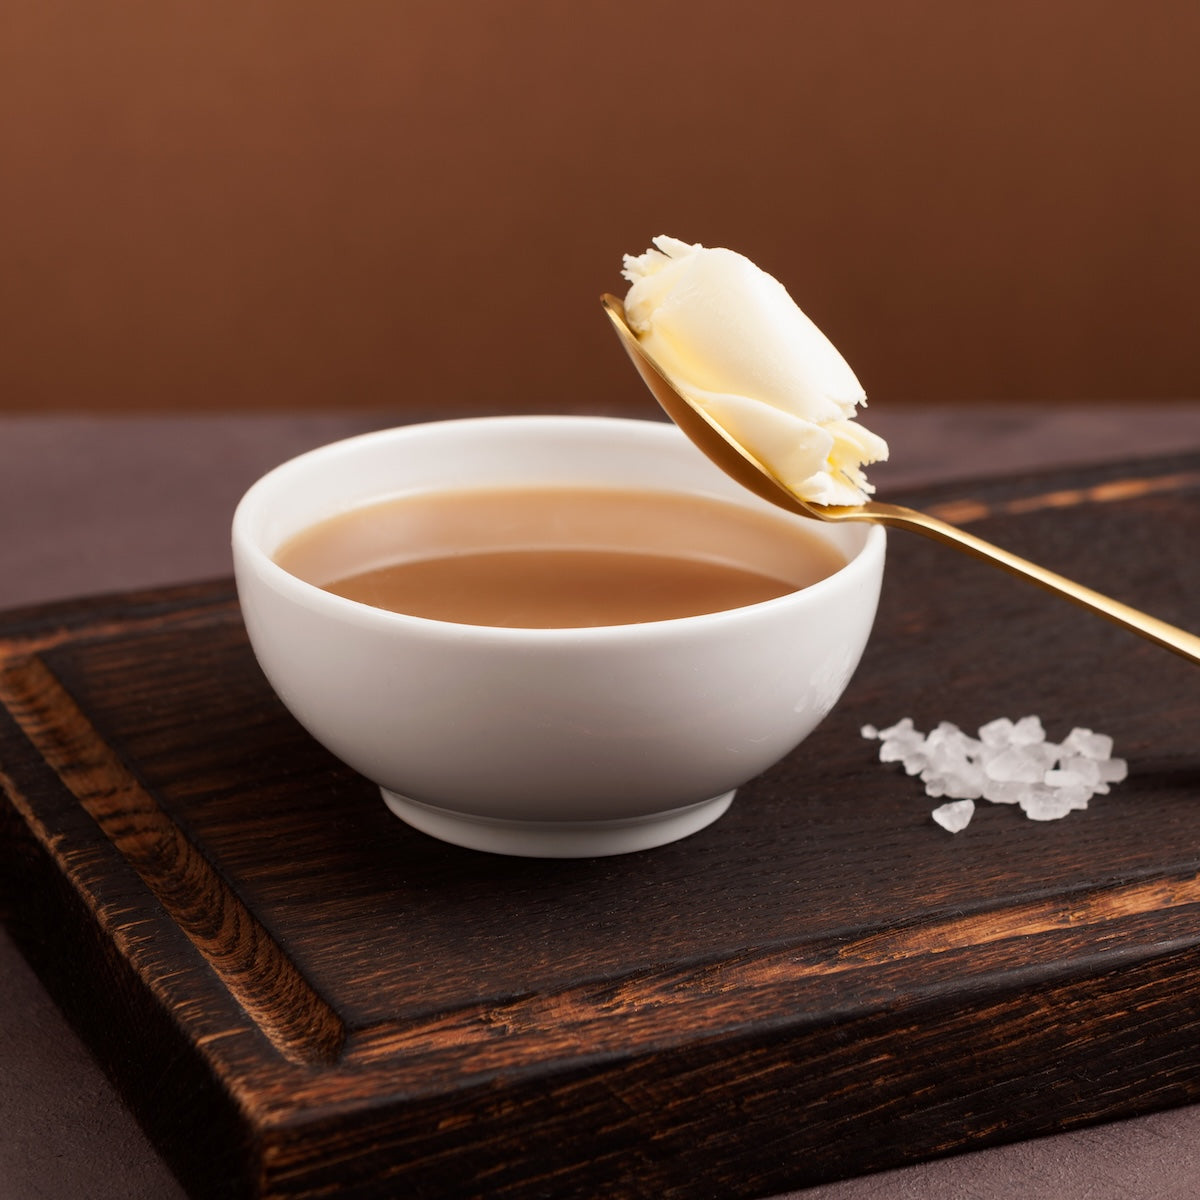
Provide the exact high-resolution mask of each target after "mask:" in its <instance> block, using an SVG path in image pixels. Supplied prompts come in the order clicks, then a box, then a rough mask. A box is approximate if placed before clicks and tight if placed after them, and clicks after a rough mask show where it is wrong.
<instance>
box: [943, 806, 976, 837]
mask: <svg viewBox="0 0 1200 1200" xmlns="http://www.w3.org/2000/svg"><path fill="white" fill-rule="evenodd" d="M974 815H975V801H974V800H954V801H952V802H951V803H949V804H943V805H940V806H939V807H938V808H935V809H934V810H933V819H934V820H935V821H936V822H937V823H938V824H939V825H940V826H941V827H942V828H943V829H948V830H950V832H951V833H958V832H959V831H960V830H963V829H966V827H967V825H968V824H970V821H971V818H972V817H973V816H974Z"/></svg>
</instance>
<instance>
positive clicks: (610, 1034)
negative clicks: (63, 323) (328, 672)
mask: <svg viewBox="0 0 1200 1200" xmlns="http://www.w3.org/2000/svg"><path fill="white" fill-rule="evenodd" d="M968 494H969V496H970V499H969V501H964V500H963V497H964V496H965V495H968ZM909 499H911V500H913V501H914V502H916V503H917V504H918V505H920V506H922V507H926V508H935V509H938V510H940V511H943V512H945V513H948V514H949V515H951V516H952V517H955V518H957V519H959V520H961V521H963V522H965V523H970V525H971V527H972V528H973V529H975V530H976V531H977V532H979V533H981V534H982V535H983V536H985V537H989V538H991V539H993V540H995V541H997V542H999V543H1000V544H1002V545H1005V546H1007V547H1008V548H1010V549H1012V550H1015V551H1017V552H1018V553H1024V554H1027V555H1028V556H1030V557H1032V558H1034V559H1036V560H1037V561H1039V562H1042V563H1044V564H1045V565H1047V566H1050V567H1052V568H1055V569H1057V570H1060V571H1062V572H1064V573H1065V574H1067V575H1069V576H1071V577H1073V578H1076V579H1078V580H1080V581H1081V582H1084V583H1088V584H1091V585H1092V586H1095V587H1098V588H1100V589H1101V590H1104V591H1107V592H1109V593H1110V594H1113V595H1115V596H1117V597H1119V598H1121V599H1125V600H1128V601H1130V602H1132V603H1134V604H1137V605H1139V606H1140V607H1143V608H1146V609H1148V610H1149V611H1152V612H1154V613H1156V614H1157V615H1159V616H1162V617H1164V618H1166V619H1167V620H1170V621H1174V622H1176V623H1178V624H1181V625H1184V626H1187V627H1192V628H1196V627H1200V608H1198V606H1197V603H1196V599H1195V597H1196V595H1197V588H1198V587H1200V561H1198V556H1197V552H1196V551H1197V548H1198V547H1200V458H1179V459H1174V460H1155V461H1153V462H1149V463H1131V464H1123V465H1114V466H1112V467H1106V468H1103V469H1100V468H1097V469H1091V470H1087V471H1077V472H1074V473H1070V474H1061V475H1053V476H1030V477H1025V478H1018V479H1009V480H1004V481H999V482H995V483H990V484H987V485H986V486H978V487H973V488H966V487H957V488H956V487H945V488H941V489H938V490H935V491H929V492H926V493H924V494H922V495H917V496H913V497H909ZM0 650H2V658H0V701H2V708H0V771H2V782H3V803H2V804H0V871H2V874H0V892H2V893H3V910H4V912H5V914H6V917H7V920H8V922H9V924H10V925H11V928H12V930H13V932H14V935H15V936H16V937H17V939H18V940H19V942H20V944H21V946H22V947H23V950H24V952H25V953H26V954H27V956H28V957H29V959H30V961H31V962H32V963H33V964H34V966H35V967H36V968H37V970H38V971H39V973H40V974H41V975H42V977H43V979H44V980H45V981H46V984H47V986H48V987H49V988H50V990H51V991H52V993H53V994H54V995H55V997H56V998H57V1000H58V1002H59V1003H60V1004H61V1005H62V1007H63V1009H64V1010H65V1011H66V1012H67V1014H68V1015H69V1016H70V1018H71V1019H72V1021H73V1022H74V1023H75V1024H76V1026H77V1027H78V1028H79V1029H80V1030H81V1032H82V1034H83V1035H84V1037H85V1038H86V1039H87V1040H88V1042H89V1044H90V1045H91V1046H92V1048H93V1050H94V1052H95V1053H96V1055H97V1056H98V1058H99V1059H100V1060H101V1061H102V1062H103V1063H104V1065H105V1066H106V1068H107V1069H108V1070H109V1072H110V1073H111V1074H112V1076H113V1077H114V1078H115V1079H116V1080H117V1082H118V1083H119V1085H120V1086H121V1087H122V1089H123V1091H124V1093H125V1095H126V1096H127V1097H128V1099H129V1102H130V1104H131V1105H132V1107H133V1108H134V1110H135V1111H136V1112H137V1113H138V1115H139V1117H140V1119H141V1120H142V1122H143V1123H144V1125H145V1127H146V1129H147V1130H148V1132H149V1134H150V1135H151V1137H152V1138H153V1139H154V1140H155V1142H156V1143H157V1144H158V1146H159V1147H160V1148H161V1149H162V1151H163V1153H164V1155H165V1156H166V1157H167V1159H168V1160H169V1161H170V1162H171V1163H172V1164H173V1166H174V1167H175V1169H176V1170H177V1171H178V1173H179V1175H180V1178H181V1179H182V1180H183V1181H184V1182H185V1184H186V1186H187V1187H188V1188H189V1189H190V1190H191V1191H192V1192H193V1193H194V1194H195V1195H196V1196H200V1197H208V1196H229V1197H320V1196H334V1195H336V1196H338V1197H385V1196H396V1195H404V1196H414V1197H426V1196H430V1197H432V1196H452V1197H470V1196H480V1197H483V1196H486V1197H495V1198H505V1197H512V1198H516V1197H534V1196H537V1197H594V1196H606V1197H619V1196H631V1197H632V1196H656V1197H685V1196H686V1197H708V1196H712V1197H733V1196H766V1195H770V1194H773V1193H777V1192H780V1191H783V1190H786V1189H789V1188H794V1187H799V1186H803V1185H808V1184H813V1183H816V1182H819V1181H822V1180H828V1179H832V1178H837V1177H842V1176H846V1175H850V1174H854V1173H858V1172H863V1171H869V1170H874V1169H879V1168H882V1167H886V1166H893V1165H898V1164H902V1163H905V1162H911V1161H914V1160H918V1159H921V1158H925V1157H930V1156H934V1155H939V1154H946V1153H951V1152H954V1151H957V1150H961V1149H965V1148H972V1147H980V1146H984V1145H988V1144H994V1143H998V1142H1002V1141H1006V1140H1011V1139H1016V1138H1023V1137H1028V1136H1032V1135H1036V1134H1042V1133H1048V1132H1052V1131H1056V1130H1063V1129H1068V1128H1072V1127H1076V1126H1079V1125H1081V1124H1085V1123H1088V1122H1094V1121H1098V1120H1103V1119H1108V1118H1113V1117H1118V1116H1122V1115H1130V1114H1133V1113H1137V1112H1143V1111H1147V1110H1150V1109H1153V1108H1157V1107H1164V1106H1168V1105H1173V1104H1180V1103H1185V1102H1190V1101H1194V1100H1196V1099H1197V1098H1200V1053H1198V1051H1200V880H1198V879H1197V865H1198V861H1200V740H1198V737H1197V732H1196V731H1197V730H1198V729H1200V678H1198V677H1197V675H1196V672H1195V668H1194V667H1192V666H1190V665H1189V664H1187V663H1185V662H1184V661H1183V660H1181V659H1177V658H1175V657H1174V656H1172V655H1170V654H1168V653H1166V652H1164V651H1162V650H1160V649H1158V648H1156V647H1153V646H1151V645H1149V644H1147V643H1144V642H1142V641H1141V640H1139V639H1137V638H1135V637H1133V636H1131V635H1129V634H1127V633H1125V632H1123V631H1122V630H1119V629H1117V628H1115V627H1113V626H1110V625H1108V624H1107V623H1105V622H1103V621H1102V620H1100V619H1099V618H1096V617H1093V616H1091V615H1089V614H1086V613H1083V612H1081V611H1080V610H1077V609H1075V608H1074V607H1072V606H1070V605H1068V604H1066V603H1064V602H1063V601H1061V600H1059V599H1057V598H1055V597H1051V596H1048V595H1046V594H1044V593H1042V592H1039V591H1037V590H1036V589H1034V588H1032V587H1030V586H1029V585H1027V584H1024V583H1022V582H1020V581H1017V580H1014V579H1011V578H1010V577H1008V576H1005V575H1002V574H1000V573H998V572H996V571H995V570H994V569H991V568H988V567H986V566H984V565H982V564H979V563H976V562H975V561H973V560H970V559H968V558H966V557H964V556H962V555H958V554H955V553H954V552H952V551H950V550H948V549H946V548H944V547H941V546H937V545H934V544H932V543H927V542H924V541H922V540H920V539H918V538H916V537H913V536H906V535H901V534H893V535H892V536H891V541H890V546H889V566H888V572H887V580H886V584H885V590H884V597H883V601H882V606H881V611H880V616H879V620H878V624H877V628H876V632H875V635H874V637H873V639H872V642H871V645H870V647H869V649H868V652H867V655H866V657H865V659H864V661H863V664H862V666H861V668H860V669H859V672H858V675H857V676H856V678H855V680H854V682H853V683H852V685H851V687H850V689H849V691H848V693H847V695H846V697H845V700H844V702H843V703H842V705H841V706H839V708H838V709H837V710H836V711H835V712H834V713H833V714H832V715H831V716H830V717H829V718H828V719H827V720H826V721H825V723H824V724H823V725H822V726H821V728H820V729H818V730H817V732H816V733H815V734H814V735H813V736H812V737H811V738H810V739H809V740H808V742H806V743H805V744H804V745H803V746H802V747H800V748H799V749H798V750H797V751H796V752H795V753H794V754H792V755H791V756H790V757H789V758H788V759H787V760H785V761H784V762H782V763H780V764H779V765H778V766H777V767H775V768H774V769H772V770H771V771H769V772H767V774H766V775H764V776H763V777H761V778H760V779H758V780H756V781H754V782H753V783H752V784H750V785H748V786H747V787H745V788H744V789H743V790H742V791H741V793H740V794H739V796H738V798H737V800H736V801H735V803H734V806H733V807H732V809H731V810H730V811H729V813H728V814H727V815H726V816H725V817H724V818H722V819H721V820H720V821H719V822H717V823H716V824H715V825H713V826H712V827H711V828H709V829H707V830H705V831H703V832H702V833H700V834H697V835H695V836H693V837H692V838H690V839H687V840H685V841H683V842H679V843H677V844H675V845H672V846H668V847H664V848H661V849H658V850H654V851H650V852H646V853H642V854H635V855H629V856H624V857H617V858H608V859H596V860H587V861H571V862H556V861H538V860H518V859H504V858H498V857H492V856H488V855H483V854H476V853H473V852H470V851H466V850H460V849H457V848H455V847H451V846H447V845H443V844H441V843H439V842H436V841H432V840H430V839H428V838H426V837H424V836H423V835H421V834H419V833H417V832H415V831H413V830H411V829H410V828H408V827H407V826H406V825H404V824H402V823H401V822H399V821H397V820H395V819H394V818H393V817H391V816H390V815H389V814H388V812H387V810H386V809H385V808H384V806H383V804H382V802H381V801H380V799H379V797H378V793H377V792H376V790H375V789H374V788H373V787H371V785H369V784H367V783H366V782H364V781H363V780H361V779H360V778H359V777H357V776H356V775H354V774H353V773H352V772H350V771H348V770H347V769H345V768H344V767H342V766H340V765H339V764H338V763H336V762H335V761H333V760H332V759H331V758H330V756H329V755H327V754H326V753H325V752H324V751H323V750H321V749H320V748H319V747H317V746H316V745H315V744H314V743H313V742H312V741H311V740H310V739H308V738H307V736H306V735H305V734H303V733H302V731H301V730H300V729H299V728H298V727H297V726H296V725H295V724H294V722H292V720H291V719H290V718H289V717H288V716H287V714H286V713H285V712H284V711H283V709H282V708H281V706H280V705H279V704H278V702H277V701H276V700H275V699H274V697H273V696H272V695H271V693H270V691H269V689H268V688H267V685H266V684H265V682H264V681H263V679H262V678H261V676H260V674H259V672H258V670H257V667H256V665H255V663H254V661H253V658H252V656H251V654H250V652H249V649H248V647H247V645H246V642H245V638H244V634H243V630H242V626H241V621H240V618H239V615H238V611H237V607H236V603H235V602H234V599H233V595H232V590H231V587H230V585H229V584H228V583H227V582H216V583H213V584H209V585H196V586H192V587H186V588H178V589H173V590H168V591H163V592H156V593H145V594H140V595H128V596H115V597H102V598H96V599H88V600H82V601H79V602H75V603H69V604H61V605H56V606H51V607H47V608H38V609H29V610H23V611H19V612H13V613H9V614H7V615H6V616H5V617H4V618H2V619H0ZM1027 713H1037V714H1039V715H1041V716H1042V718H1043V720H1044V721H1045V723H1046V725H1047V728H1048V731H1049V733H1050V735H1051V736H1052V737H1061V736H1062V735H1064V734H1065V733H1066V732H1067V731H1068V729H1069V728H1070V727H1071V726H1072V725H1076V724H1078V725H1084V726H1089V727H1092V728H1095V729H1099V730H1102V731H1104V732H1107V733H1110V734H1112V735H1113V736H1114V737H1115V738H1116V742H1117V752H1118V753H1120V754H1123V755H1125V756H1126V757H1128V758H1129V760H1130V762H1131V766H1132V775H1131V778H1130V780H1129V781H1128V782H1127V783H1125V784H1123V785H1120V786H1119V787H1118V788H1116V789H1115V790H1114V791H1113V793H1112V794H1111V795H1109V796H1107V797H1098V798H1097V799H1096V800H1094V801H1093V804H1092V808H1091V809H1090V811H1088V812H1086V813H1075V814H1072V815H1071V816H1070V817H1069V818H1067V819H1066V820H1064V821H1061V822H1054V823H1047V824H1042V823H1036V822H1031V821H1027V820H1025V819H1024V818H1023V817H1022V816H1021V815H1020V814H1019V813H1018V812H1015V811H1014V810H1012V809H1010V808H1007V807H1002V806H994V807H993V806H984V807H982V808H981V810H980V811H979V813H978V814H977V816H976V818H975V820H974V822H973V823H972V824H971V825H970V826H969V828H968V829H967V830H966V831H964V832H963V833H961V834H959V835H957V836H951V835H949V834H946V833H945V832H944V831H942V830H940V829H939V828H938V827H937V826H936V825H934V824H933V823H932V821H931V820H930V817H929V812H930V810H931V808H932V807H933V805H934V802H933V801H931V800H929V799H928V798H927V797H925V796H924V795H923V793H922V791H921V788H920V786H919V784H917V783H916V782H915V781H913V780H910V779H908V778H906V777H905V776H904V775H903V774H902V773H900V772H899V771H898V770H896V769H894V768H891V767H887V766H883V765H881V764H879V763H878V762H877V761H876V760H875V746H874V745H873V744H872V743H869V742H866V741H864V740H863V739H862V738H861V737H860V736H859V732H858V731H859V727H860V726H861V725H862V724H863V723H866V722H872V723H875V724H886V723H890V722H891V721H893V720H895V719H897V718H899V717H901V716H905V715H911V716H913V717H914V718H915V720H916V721H917V723H918V725H919V726H920V727H922V728H929V727H931V726H932V725H933V724H934V723H936V722H937V721H939V720H942V719H946V720H952V721H954V722H956V723H958V724H960V725H961V726H963V727H966V728H972V729H973V728H974V727H976V726H978V725H979V724H981V723H982V722H984V721H986V720H989V719H991V718H993V717H996V716H1002V715H1007V716H1011V717H1014V718H1015V717H1019V716H1022V715H1025V714H1027Z"/></svg>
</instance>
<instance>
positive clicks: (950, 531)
mask: <svg viewBox="0 0 1200 1200" xmlns="http://www.w3.org/2000/svg"><path fill="white" fill-rule="evenodd" d="M601 303H602V304H603V306H604V311H605V312H606V313H607V314H608V318H609V320H610V321H611V322H612V325H613V328H614V329H615V330H616V333H617V336H618V338H620V341H621V344H622V345H623V346H624V347H625V352H626V353H627V354H628V355H629V357H630V359H631V360H632V361H633V365H634V366H635V367H636V368H637V371H638V374H639V375H641V377H642V379H643V381H644V382H645V384H646V386H647V387H648V388H649V389H650V391H651V393H652V394H653V395H654V398H655V399H656V400H657V401H658V403H659V405H660V406H661V407H662V408H663V410H664V411H665V412H666V414H667V415H668V416H669V417H670V418H671V420H672V421H674V422H675V424H676V425H678V426H679V428H680V429H682V430H683V432H684V434H686V436H687V437H688V438H689V439H690V440H691V441H692V442H693V443H694V444H695V445H696V446H697V447H698V448H699V449H700V450H702V451H703V452H704V453H705V454H706V455H707V456H708V457H709V458H710V459H711V460H712V461H713V462H714V463H716V465H717V466H718V467H720V468H721V470H723V471H724V472H725V473H726V474H727V475H730V476H732V478H734V479H735V480H737V482H738V483H740V484H742V485H743V486H744V487H746V488H748V489H749V490H750V491H752V492H754V493H755V495H757V496H760V497H761V498H762V499H764V500H768V501H770V502H771V503H772V504H777V505H779V506H780V507H781V508H785V509H787V511H788V512H792V513H799V514H800V515H802V516H806V517H813V518H815V519H816V520H819V521H866V522H869V523H872V524H877V525H887V526H890V527H892V528H896V529H908V530H910V531H912V532H914V533H920V534H924V535H925V536H926V537H930V538H933V539H934V540H936V541H940V542H944V543H946V544H947V545H950V546H953V547H954V548H955V549H957V550H963V551H966V552H967V553H968V554H972V555H974V556H975V557H976V558H979V559H982V560H983V561H984V562H989V563H991V564H992V565H994V566H997V567H1000V568H1002V569H1003V570H1006V571H1008V572H1010V573H1011V574H1013V575H1019V576H1020V577H1021V578H1023V579H1028V580H1029V581H1030V582H1032V583H1036V584H1037V585H1038V586H1039V587H1042V588H1045V589H1046V590H1047V591H1051V592H1055V593H1056V594H1058V595H1060V596H1063V597H1065V598H1066V599H1067V600H1070V601H1072V602H1073V603H1075V604H1078V605H1079V606H1081V607H1083V608H1087V609H1090V610H1091V611H1093V612H1096V613H1099V614H1100V615H1101V616H1103V617H1106V618H1107V619H1108V620H1110V621H1112V622H1114V623H1115V624H1118V625H1121V626H1123V627H1124V628H1126V629H1129V630H1130V631H1132V632H1133V633H1136V634H1138V635H1140V636H1141V637H1144V638H1147V639H1148V640H1149V641H1152V642H1154V643H1156V644H1157V645H1159V646H1162V647H1164V648H1165V649H1167V650H1171V651H1173V652H1174V653H1176V654H1179V655H1181V656H1182V657H1184V658H1187V659H1190V660H1191V661H1192V662H1194V663H1200V637H1197V636H1196V635H1195V634H1193V633H1189V632H1188V631H1187V630H1184V629H1179V628H1177V627H1176V626H1174V625H1169V624H1168V623H1167V622H1166V621H1160V620H1159V619H1158V618H1157V617H1152V616H1150V615H1149V614H1147V613H1144V612H1140V611H1139V610H1138V609H1136V608H1131V607H1130V606H1129V605H1128V604H1122V603H1121V602H1120V601H1118V600H1113V599H1112V598H1111V597H1109V596H1105V595H1103V594H1102V593H1100V592H1097V591H1093V590H1092V589H1091V588H1087V587H1084V586H1083V585H1082V584H1078V583H1075V582H1074V581H1073V580H1070V579H1067V578H1066V577H1064V576H1062V575H1058V574H1056V573H1055V572H1053V571H1048V570H1046V569H1045V568H1044V567H1039V566H1038V565H1037V564H1036V563H1032V562H1029V561H1028V560H1027V559H1024V558H1020V557H1018V556H1017V555H1015V554H1010V553H1009V552H1008V551H1007V550H1003V549H1001V548H1000V547H999V546H994V545H992V543H991V542H987V541H984V539H983V538H979V537H976V536H975V535H974V534H971V533H967V532H965V531H964V530H962V529H959V528H958V527H957V526H955V525H951V524H950V523H949V522H947V521H943V520H941V519H940V518H938V517H934V516H931V515H929V514H928V513H922V512H918V511H917V510H916V509H913V508H905V507H903V506H902V505H898V504H884V503H882V502H880V501H877V500H868V501H865V502H864V503H862V504H849V505H832V504H814V503H813V502H812V501H809V500H805V499H804V498H803V497H802V496H799V495H797V494H796V492H795V491H793V490H792V488H791V487H790V486H789V485H788V483H787V481H786V480H784V479H781V478H780V477H779V476H778V475H776V474H775V472H774V471H772V470H771V468H770V467H769V466H768V464H766V463H764V462H763V461H762V460H761V459H759V458H758V457H757V456H756V455H754V454H752V453H751V452H750V451H749V450H747V449H746V447H745V446H743V445H741V444H740V443H739V442H738V441H737V439H736V438H734V437H733V436H732V435H731V434H730V433H729V431H728V430H726V429H725V428H724V427H723V426H721V425H720V424H718V422H716V421H715V420H713V418H712V417H711V416H709V414H708V413H707V412H705V411H704V409H703V408H701V407H700V406H698V405H696V404H694V403H693V402H692V401H691V400H689V399H688V397H687V395H686V393H684V392H683V391H681V390H680V389H679V388H678V387H677V386H676V385H675V384H674V383H673V382H672V381H671V378H670V376H669V375H668V374H667V373H666V371H664V370H663V369H662V367H660V366H659V365H658V363H656V362H655V361H654V359H653V357H652V356H651V355H649V354H647V353H646V351H645V349H644V348H643V346H642V344H641V342H639V341H638V338H637V334H635V333H634V332H633V330H632V329H631V328H630V327H629V324H628V322H627V321H626V319H625V306H624V305H623V304H622V302H621V301H620V300H619V299H618V298H617V297H616V296H612V295H608V294H605V295H604V296H602V297H601Z"/></svg>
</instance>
